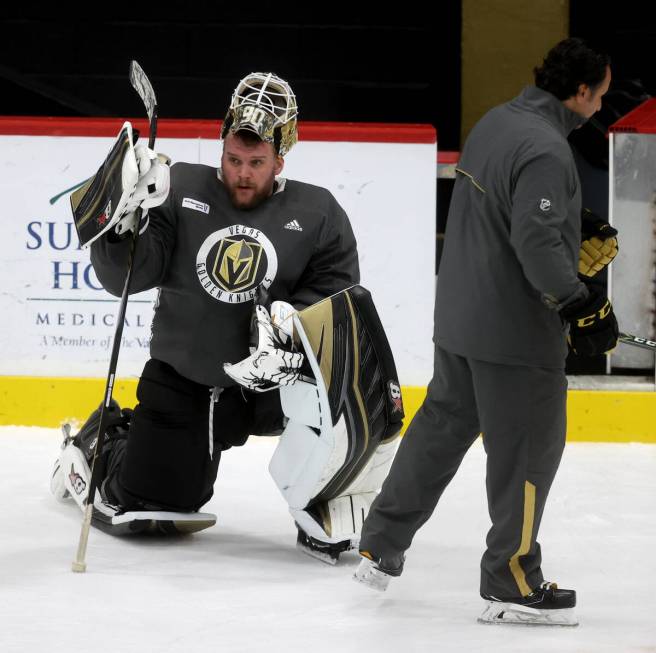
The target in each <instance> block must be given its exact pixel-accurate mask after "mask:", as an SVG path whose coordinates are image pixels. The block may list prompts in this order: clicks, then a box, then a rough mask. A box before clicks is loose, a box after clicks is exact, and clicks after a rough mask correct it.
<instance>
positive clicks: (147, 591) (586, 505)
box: [0, 427, 656, 653]
mask: <svg viewBox="0 0 656 653" xmlns="http://www.w3.org/2000/svg"><path fill="white" fill-rule="evenodd" d="M58 446H59V435H58V433H57V432H56V431H55V430H49V429H37V428H26V427H2V428H0V498H1V501H2V526H1V529H0V652H1V653H18V652H20V653H31V652H33V651H34V652H37V651H38V652H39V653H41V652H43V653H55V652H60V651H61V652H65V653H82V652H84V653H87V652H89V653H101V652H104V651H108V652H109V651H111V652H112V653H132V652H134V653H149V652H151V651H152V652H157V653H173V652H178V651H180V652H184V653H187V652H202V653H206V652H210V651H212V652H214V651H216V652H229V653H232V652H233V651H234V652H238V651H246V652H251V651H252V652H258V653H260V652H261V653H276V652H278V651H280V652H285V653H291V652H295V651H299V652H300V651H303V653H323V652H326V653H327V652H330V653H346V652H350V651H354V652H355V651H357V652H358V653H369V652H371V653H384V652H387V651H390V652H394V653H411V652H415V651H421V652H423V651H426V652H431V653H432V652H437V651H439V652H446V653H450V652H451V651H468V652H476V651H484V652H485V653H495V652H497V651H499V652H503V653H506V652H508V653H513V652H519V651H522V652H524V651H526V652H530V653H541V652H542V651H545V652H546V651H550V652H551V651H557V652H558V653H569V652H572V653H574V652H577V653H585V652H593V651H594V652H595V653H606V652H608V653H610V652H613V653H631V652H634V653H647V652H654V651H656V591H655V587H654V581H655V580H656V555H655V554H656V516H655V515H656V446H653V445H640V444H631V445H615V444H584V443H576V444H569V445H568V446H567V450H566V452H565V455H564V458H563V463H562V465H561V469H560V471H559V474H558V476H557V478H556V481H555V483H554V486H553V489H552V492H551V497H550V500H549V503H548V505H547V510H546V514H545V516H544V519H543V524H542V529H541V537H540V541H541V544H542V550H543V557H544V564H543V569H544V571H545V576H546V577H547V578H548V579H549V580H554V581H557V582H559V583H560V584H561V586H563V587H573V588H575V589H576V590H577V592H578V599H579V607H578V615H579V619H580V623H581V625H580V626H579V627H578V628H544V627H543V628H540V627H525V626H483V625H479V624H477V623H476V617H477V616H478V614H479V612H480V610H481V607H482V605H481V600H480V598H479V597H478V564H479V558H480V555H481V553H482V549H483V543H484V538H485V533H486V531H487V529H488V527H489V519H488V516H487V511H486V506H485V498H484V492H485V485H484V464H485V456H484V452H483V449H482V447H481V446H480V444H478V443H477V444H476V445H475V446H474V447H473V448H472V450H471V451H470V453H469V454H468V455H467V457H466V458H465V461H464V462H463V465H462V467H461V469H460V471H459V473H458V475H457V476H456V478H455V480H454V481H453V482H452V484H451V485H450V486H449V488H448V489H447V491H446V492H445V494H444V496H443V497H442V500H441V502H440V505H439V506H438V509H437V510H436V512H435V514H434V515H433V517H432V519H431V520H430V521H429V522H428V523H427V524H426V525H425V526H424V527H423V528H422V529H421V530H420V531H419V533H418V535H417V537H416V538H415V542H414V544H413V546H412V547H411V549H410V551H409V553H408V556H407V563H406V571H405V572H404V574H403V576H402V577H401V578H399V579H396V580H394V581H392V583H391V584H390V587H389V589H388V591H387V592H386V593H384V594H379V593H374V592H373V591H371V590H369V589H367V588H365V587H362V586H359V585H358V584H356V583H354V582H353V581H352V580H351V575H352V573H353V571H354V569H355V566H356V564H357V561H358V559H357V555H356V554H354V553H349V554H345V555H343V556H342V559H341V560H340V562H339V564H338V565H337V566H336V567H330V566H328V565H325V564H322V563H321V562H318V561H315V560H314V559H312V558H309V557H307V556H304V555H302V554H301V553H299V552H298V551H297V550H296V548H295V540H296V533H295V529H294V526H293V523H292V521H291V519H290V518H289V516H288V514H287V511H286V506H285V503H284V501H283V500H282V498H281V496H280V495H279V493H278V490H277V488H276V487H275V486H274V484H273V481H272V480H271V478H270V477H269V475H268V472H267V464H268V461H269V459H270V457H271V454H272V451H273V448H274V446H275V440H274V439H265V438H259V439H257V438H251V440H250V441H249V442H248V443H247V445H246V446H245V447H243V448H241V449H233V450H231V451H228V452H227V453H225V454H224V458H223V460H222V462H221V470H220V474H219V479H218V481H217V484H216V488H215V496H214V498H213V499H212V501H211V502H210V503H209V504H208V505H207V506H206V509H207V510H209V511H211V512H215V513H216V514H217V515H218V523H217V525H216V526H215V527H214V528H212V529H210V530H207V531H204V532H202V533H198V534H195V535H191V536H187V537H180V538H173V539H153V538H142V539H118V538H114V537H111V536H109V535H105V534H104V533H101V532H99V531H97V530H95V529H94V530H92V532H91V535H90V541H89V549H88V552H87V563H88V571H87V573H86V574H74V573H72V572H71V570H70V565H71V561H72V559H73V557H74V554H75V550H76V547H77V541H78V537H79V532H80V522H81V513H80V511H79V510H78V509H77V508H75V507H74V506H73V505H71V504H68V505H64V504H59V503H57V502H56V501H55V500H54V498H53V497H52V496H51V495H50V493H49V487H48V479H49V475H50V471H51V466H52V462H53V460H54V458H55V456H56V453H57V449H58Z"/></svg>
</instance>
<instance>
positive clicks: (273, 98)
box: [221, 73, 298, 156]
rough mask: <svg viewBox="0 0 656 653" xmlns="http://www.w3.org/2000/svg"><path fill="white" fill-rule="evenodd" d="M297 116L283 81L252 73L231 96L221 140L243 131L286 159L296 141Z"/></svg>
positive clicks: (294, 103) (271, 74) (296, 108)
mask: <svg viewBox="0 0 656 653" xmlns="http://www.w3.org/2000/svg"><path fill="white" fill-rule="evenodd" d="M297 115H298V107H297V105H296V96H295V95H294V93H293V92H292V89H291V87H290V86H289V84H288V83H287V82H286V81H285V80H284V79H281V78H280V77H277V76H276V75H274V74H273V73H251V74H250V75H247V76H246V77H244V78H243V79H242V80H241V81H240V82H239V84H238V85H237V88H236V89H235V91H234V93H233V94H232V100H231V101H230V108H229V109H228V113H227V114H226V117H225V120H224V121H223V127H222V129H221V138H225V137H226V136H227V135H228V133H231V134H235V133H236V132H238V131H239V130H241V129H246V130H248V131H251V132H253V133H254V134H256V135H257V136H259V137H260V138H261V139H262V140H263V141H264V142H265V143H271V144H272V145H273V147H274V148H275V150H276V152H277V153H278V154H279V155H280V156H285V154H287V152H289V150H291V149H292V147H293V146H294V144H295V143H296V141H297V140H298V134H297V129H296V116H297Z"/></svg>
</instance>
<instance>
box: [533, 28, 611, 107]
mask: <svg viewBox="0 0 656 653" xmlns="http://www.w3.org/2000/svg"><path fill="white" fill-rule="evenodd" d="M609 65H610V57H609V56H608V55H607V54H604V53H602V52H597V51H596V50H593V49H592V48H590V47H588V45H586V43H585V42H584V41H583V40H582V39H578V38H568V39H565V40H564V41H561V42H560V43H558V44H557V45H555V46H554V47H553V48H551V50H549V52H548V53H547V56H546V57H545V58H544V61H543V62H542V66H539V67H536V68H534V69H533V74H534V75H535V85H536V86H537V87H538V88H541V89H542V90H544V91H549V93H552V94H553V95H555V96H556V97H557V98H558V99H559V100H566V99H567V98H570V97H572V96H573V95H576V94H577V93H578V90H579V85H580V84H587V85H588V86H589V87H590V88H595V87H596V86H599V84H601V82H603V81H604V79H605V77H606V67H607V66H609Z"/></svg>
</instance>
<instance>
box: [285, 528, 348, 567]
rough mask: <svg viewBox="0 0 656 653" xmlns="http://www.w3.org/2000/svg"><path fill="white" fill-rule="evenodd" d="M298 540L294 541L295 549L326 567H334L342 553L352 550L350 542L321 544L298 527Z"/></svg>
mask: <svg viewBox="0 0 656 653" xmlns="http://www.w3.org/2000/svg"><path fill="white" fill-rule="evenodd" d="M297 528H298V538H297V539H296V548H297V549H298V550H299V551H302V552H303V553H305V554H306V555H309V556H311V557H313V558H316V559H317V560H321V562H325V563H326V564H328V565H335V564H337V561H338V560H339V556H340V554H341V553H344V551H348V550H349V549H352V548H353V546H352V545H351V540H344V541H343V542H337V543H330V542H322V541H321V540H318V539H316V538H314V537H312V536H311V535H308V534H307V533H306V532H305V531H304V530H303V529H302V528H301V527H300V526H298V524H297Z"/></svg>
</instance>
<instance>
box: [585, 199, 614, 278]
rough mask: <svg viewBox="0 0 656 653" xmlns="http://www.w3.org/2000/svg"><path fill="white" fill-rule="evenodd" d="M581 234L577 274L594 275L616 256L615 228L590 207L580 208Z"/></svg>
mask: <svg viewBox="0 0 656 653" xmlns="http://www.w3.org/2000/svg"><path fill="white" fill-rule="evenodd" d="M581 236H582V238H581V249H580V250H579V274H581V275H583V276H585V277H594V276H595V274H597V272H599V271H601V270H603V269H604V268H605V267H606V266H607V265H608V264H609V263H610V262H611V261H612V260H613V259H614V258H615V257H616V256H617V250H618V249H619V247H618V244H617V237H616V236H617V229H615V228H613V227H611V226H610V225H609V224H608V223H607V222H606V221H605V220H603V219H602V218H600V217H599V216H598V215H597V214H596V213H593V212H592V211H590V209H582V211H581Z"/></svg>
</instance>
